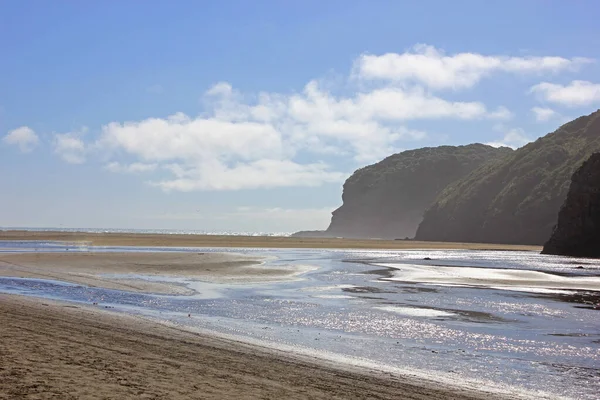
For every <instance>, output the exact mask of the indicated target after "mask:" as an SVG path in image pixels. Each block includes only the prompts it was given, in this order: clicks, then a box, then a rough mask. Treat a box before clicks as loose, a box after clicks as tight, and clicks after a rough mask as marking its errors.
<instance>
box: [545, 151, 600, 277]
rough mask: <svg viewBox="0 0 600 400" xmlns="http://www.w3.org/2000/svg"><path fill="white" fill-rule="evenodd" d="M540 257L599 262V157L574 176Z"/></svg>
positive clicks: (586, 164) (583, 166)
mask: <svg viewBox="0 0 600 400" xmlns="http://www.w3.org/2000/svg"><path fill="white" fill-rule="evenodd" d="M542 253H544V254H558V255H566V256H577V257H595V258H600V153H596V154H594V155H593V156H592V157H590V159H589V160H588V161H586V162H585V163H584V164H583V165H582V166H581V168H579V169H578V170H577V172H575V174H574V175H573V179H572V181H571V187H570V188H569V193H568V195H567V200H566V201H565V204H564V205H563V207H562V208H561V210H560V213H559V214H558V224H557V225H556V228H555V230H554V232H553V233H552V236H551V237H550V240H548V242H547V243H546V244H545V245H544V250H543V252H542ZM577 268H579V269H582V268H583V267H582V266H579V267H577Z"/></svg>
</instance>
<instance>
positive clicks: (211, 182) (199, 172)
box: [151, 159, 348, 192]
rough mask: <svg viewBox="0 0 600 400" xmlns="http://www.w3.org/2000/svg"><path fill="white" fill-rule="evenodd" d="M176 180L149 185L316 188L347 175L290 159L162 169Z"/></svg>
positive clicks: (179, 188) (205, 162)
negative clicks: (167, 171) (166, 170)
mask: <svg viewBox="0 0 600 400" xmlns="http://www.w3.org/2000/svg"><path fill="white" fill-rule="evenodd" d="M165 168H166V169H168V170H169V171H170V172H171V173H172V174H173V175H174V176H175V177H174V179H171V180H166V181H159V182H151V183H152V184H153V185H154V186H158V187H160V188H162V189H163V190H165V191H171V190H176V191H183V192H189V191H194V190H240V189H258V188H273V187H291V186H319V185H321V184H323V183H328V182H342V181H343V180H344V179H345V178H346V177H347V175H348V174H345V173H340V172H334V171H331V170H330V168H329V166H328V165H326V164H324V163H313V164H299V163H295V162H293V161H289V160H269V159H262V160H256V161H253V162H250V163H238V164H236V165H233V166H227V165H225V164H223V163H221V162H219V161H215V160H210V161H208V160H203V161H202V162H200V163H199V164H198V165H197V166H190V165H179V164H171V165H167V166H165Z"/></svg>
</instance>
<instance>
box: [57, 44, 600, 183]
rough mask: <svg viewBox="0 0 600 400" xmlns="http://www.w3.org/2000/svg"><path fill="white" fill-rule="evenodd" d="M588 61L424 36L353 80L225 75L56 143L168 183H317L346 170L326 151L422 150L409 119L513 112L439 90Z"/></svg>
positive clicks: (358, 160)
mask: <svg viewBox="0 0 600 400" xmlns="http://www.w3.org/2000/svg"><path fill="white" fill-rule="evenodd" d="M588 62H590V60H587V59H581V58H573V59H567V58H562V57H507V56H486V55H481V54H475V53H458V54H452V55H446V54H444V52H443V51H441V50H438V49H436V48H434V47H431V46H424V45H421V46H416V47H415V48H413V49H411V50H410V51H408V52H405V53H403V54H395V53H390V54H384V55H380V56H373V55H363V56H361V57H359V58H358V59H357V60H356V62H355V63H354V69H353V76H352V77H350V79H349V80H348V81H347V82H346V83H347V85H339V86H336V85H333V84H331V82H327V81H317V80H313V81H309V82H308V83H307V84H306V85H305V86H304V88H303V89H302V90H301V91H299V92H293V93H268V92H261V93H257V94H250V95H247V94H243V93H241V92H240V91H238V90H236V89H235V88H234V87H233V86H232V85H231V84H230V83H229V82H219V83H217V84H215V85H214V86H212V87H211V88H209V89H208V90H207V91H206V92H205V93H204V94H203V96H202V101H203V102H204V106H205V107H204V110H203V113H202V114H200V115H197V116H190V115H186V114H184V113H175V114H173V115H170V116H167V117H160V118H147V119H143V120H134V121H115V122H111V123H108V124H106V125H104V126H103V127H101V129H100V135H99V137H98V138H97V139H96V140H95V141H94V142H89V143H85V142H84V141H83V136H82V135H81V134H77V133H68V134H62V135H56V136H55V151H56V152H57V153H58V154H60V155H61V157H63V159H65V160H66V161H68V162H72V163H78V162H83V161H84V160H85V157H86V156H87V155H88V154H89V153H90V151H89V150H90V149H93V150H94V152H98V153H99V154H102V155H103V157H104V159H103V160H104V161H105V162H106V164H105V169H107V170H109V171H112V172H118V173H143V172H156V175H152V178H150V179H148V182H149V183H150V184H151V185H154V186H156V187H159V188H161V189H163V190H165V191H173V190H176V191H194V190H239V189H254V188H274V187H291V186H317V185H322V184H326V183H330V182H340V181H341V180H343V178H344V177H345V176H347V175H348V171H339V170H337V169H336V168H332V166H331V165H330V164H328V163H325V162H323V161H321V160H322V157H325V156H326V157H327V159H330V160H336V161H337V160H338V159H341V158H343V159H344V161H346V163H344V164H343V165H346V164H348V161H352V162H353V163H354V164H357V165H364V164H366V163H371V162H375V161H378V160H380V159H381V158H383V157H385V156H388V155H389V154H392V153H395V152H398V151H400V150H401V149H403V148H407V147H417V146H415V145H414V143H415V142H419V141H423V140H425V139H428V134H427V132H425V131H423V130H419V129H414V128H411V127H410V126H409V124H411V123H413V122H414V121H430V120H460V121H483V120H487V121H493V122H494V123H496V124H497V123H500V122H502V121H507V120H509V119H511V118H512V112H511V111H510V110H509V109H507V108H506V107H504V106H493V107H490V106H488V105H486V104H484V103H482V102H480V101H476V100H470V99H464V98H462V99H456V98H452V99H449V98H442V97H440V96H439V95H438V94H437V93H436V89H448V88H451V89H452V88H453V89H460V88H468V87H471V86H473V85H475V84H477V82H479V81H480V80H481V79H483V78H484V77H486V76H488V75H490V74H492V73H495V72H508V73H555V72H559V71H565V70H575V69H577V68H579V67H580V66H581V65H583V64H585V63H588ZM352 78H358V80H357V79H352ZM534 112H535V111H534ZM540 115H541V114H540ZM540 118H543V117H540ZM502 134H503V135H504V137H503V138H502V139H501V140H499V141H498V142H497V143H495V144H497V145H509V146H511V147H518V146H520V145H522V144H524V143H526V142H527V141H528V139H527V138H526V137H525V136H524V135H523V134H522V132H520V131H519V130H513V131H509V132H506V129H503V130H502ZM407 144H408V145H407ZM353 167H354V166H353V165H350V166H349V167H345V168H353Z"/></svg>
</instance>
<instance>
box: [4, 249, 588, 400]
mask: <svg viewBox="0 0 600 400" xmlns="http://www.w3.org/2000/svg"><path fill="white" fill-rule="evenodd" d="M36 247H37V248H38V250H39V249H44V250H46V248H50V249H52V250H53V251H65V250H66V249H65V248H64V247H61V245H58V244H54V243H46V244H43V245H42V244H40V243H35V242H22V243H20V244H18V246H17V245H15V243H14V242H12V243H10V245H9V244H6V243H0V252H2V251H15V248H17V249H18V250H19V251H36V250H35V248H36ZM40 247H41V248H40ZM9 248H10V250H9ZM89 250H90V248H87V247H81V248H70V249H69V251H89ZM122 250H129V251H150V250H157V251H163V250H164V249H155V248H133V249H132V248H127V249H124V248H118V247H111V248H95V249H94V251H122ZM198 250H199V249H186V248H179V249H168V250H167V251H198ZM201 251H233V252H243V253H250V254H254V255H257V254H259V255H266V256H273V257H275V261H272V262H270V263H269V264H268V265H272V266H274V267H277V266H281V265H291V264H302V265H312V266H315V267H318V268H317V269H315V270H313V271H311V272H307V273H306V274H304V275H303V276H302V278H303V279H301V280H295V281H291V282H278V283H265V284H252V285H243V284H211V283H204V282H197V281H196V282H187V284H188V285H190V287H192V288H193V289H195V290H196V291H197V292H198V295H196V296H164V295H163V296H159V295H149V294H140V293H129V292H121V291H114V290H105V289H98V288H88V287H85V286H80V285H72V284H61V283H59V282H52V281H43V280H31V279H14V278H0V291H1V292H8V293H21V294H27V295H31V296H44V297H51V298H55V299H62V300H69V301H75V302H83V303H88V304H89V303H92V302H99V303H100V305H101V306H107V307H115V310H118V311H122V312H128V313H136V314H142V315H146V316H150V317H154V318H159V319H161V320H163V321H169V322H172V323H177V324H180V325H186V326H189V327H193V328H202V329H210V330H213V331H217V332H221V333H224V334H233V335H236V336H240V337H243V338H246V339H249V340H261V341H267V342H269V343H271V345H272V346H293V347H294V348H295V349H297V350H299V351H300V350H302V351H309V352H310V351H312V352H313V353H314V352H317V353H320V354H322V355H324V354H326V355H327V356H328V357H330V358H336V357H337V356H339V357H344V360H345V361H348V360H353V361H354V362H356V363H361V362H369V363H375V364H377V365H379V366H380V367H381V368H385V369H399V370H404V371H406V370H409V371H413V372H414V373H415V374H417V375H420V376H426V377H430V378H433V379H439V380H444V381H451V382H455V383H461V382H464V383H468V382H476V384H477V385H486V386H488V387H490V386H493V387H498V388H500V389H502V390H509V391H511V392H519V393H528V394H529V395H530V396H531V397H539V396H542V395H543V394H544V393H545V394H547V395H548V396H550V397H552V396H565V397H571V398H580V399H584V398H585V399H589V398H598V394H597V392H598V388H599V387H600V307H598V308H597V306H596V305H597V304H598V303H599V302H600V262H598V261H597V260H596V261H594V260H586V259H572V258H565V257H555V256H545V255H540V254H538V253H534V252H501V251H468V250H437V251H436V250H426V251H425V250H423V251H417V250H412V251H373V250H369V251H365V250H320V249H319V250H310V249H308V250H305V249H277V250H264V249H256V250H249V249H201ZM425 258H430V259H427V260H426V259H425ZM580 267H583V268H580ZM153 279H157V278H156V277H154V278H153ZM165 280H166V279H165ZM184 283H185V282H184ZM188 313H189V314H191V316H192V317H191V318H189V317H188ZM542 392H543V393H542Z"/></svg>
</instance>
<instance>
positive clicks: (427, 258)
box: [423, 257, 431, 261]
mask: <svg viewBox="0 0 600 400" xmlns="http://www.w3.org/2000/svg"><path fill="white" fill-rule="evenodd" d="M423 260H428V261H431V257H425V258H424V259H423Z"/></svg>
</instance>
